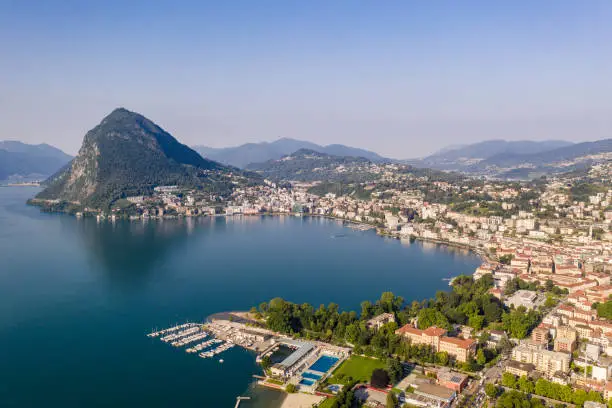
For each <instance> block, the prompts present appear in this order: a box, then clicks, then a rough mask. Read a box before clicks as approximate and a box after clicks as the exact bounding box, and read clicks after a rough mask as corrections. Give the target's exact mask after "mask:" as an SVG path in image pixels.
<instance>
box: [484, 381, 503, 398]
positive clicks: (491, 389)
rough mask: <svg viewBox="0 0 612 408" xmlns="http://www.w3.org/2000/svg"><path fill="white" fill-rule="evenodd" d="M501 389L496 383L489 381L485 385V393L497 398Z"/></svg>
mask: <svg viewBox="0 0 612 408" xmlns="http://www.w3.org/2000/svg"><path fill="white" fill-rule="evenodd" d="M499 392H500V389H499V387H497V386H496V385H495V384H491V383H487V384H486V385H485V394H487V396H488V397H489V398H495V397H497V396H498V395H499Z"/></svg>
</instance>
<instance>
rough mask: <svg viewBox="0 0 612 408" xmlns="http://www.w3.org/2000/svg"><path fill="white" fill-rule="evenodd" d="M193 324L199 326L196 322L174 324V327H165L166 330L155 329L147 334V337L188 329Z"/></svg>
mask: <svg viewBox="0 0 612 408" xmlns="http://www.w3.org/2000/svg"><path fill="white" fill-rule="evenodd" d="M193 326H197V324H195V323H185V324H180V325H178V326H173V327H170V328H167V329H164V330H159V331H153V332H151V333H149V334H147V337H159V336H162V335H164V334H167V333H172V332H175V331H177V330H181V329H186V328H188V327H193Z"/></svg>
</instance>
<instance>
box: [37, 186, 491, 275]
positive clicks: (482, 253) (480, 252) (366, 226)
mask: <svg viewBox="0 0 612 408" xmlns="http://www.w3.org/2000/svg"><path fill="white" fill-rule="evenodd" d="M26 204H28V205H32V206H35V207H39V208H41V211H44V212H50V213H61V214H66V213H67V214H69V215H73V216H75V217H76V218H79V219H80V218H94V216H95V217H96V218H97V220H98V221H105V220H109V221H110V222H116V221H130V222H134V221H149V220H155V221H158V220H159V221H163V220H172V219H181V218H206V217H210V218H217V217H225V218H227V217H262V216H272V217H274V216H288V217H300V218H301V217H312V218H326V219H329V220H335V221H342V223H346V224H350V225H356V226H358V227H361V228H359V229H358V230H361V231H369V230H372V229H374V230H376V235H378V236H380V237H387V238H393V239H397V240H402V239H410V240H412V239H414V240H415V241H422V242H429V243H434V244H437V245H444V246H447V247H450V248H458V249H466V250H468V251H471V252H473V253H474V254H475V255H477V256H478V257H479V258H480V260H481V262H483V263H484V262H486V263H490V262H496V261H495V260H494V259H492V257H491V256H490V254H489V253H488V252H487V251H486V250H485V249H484V248H479V247H474V246H471V245H465V244H460V243H457V242H451V241H445V240H441V239H432V238H424V237H419V236H416V235H408V236H401V235H399V233H398V234H393V233H391V232H389V231H386V230H385V229H384V227H380V226H379V225H375V224H370V223H367V222H363V221H355V220H348V219H345V218H339V217H335V216H333V215H325V214H302V213H279V212H263V213H257V214H242V213H240V214H198V215H183V214H178V215H170V216H161V217H160V216H148V217H143V216H137V217H134V218H133V217H130V216H121V217H118V218H114V219H113V218H111V217H109V216H107V217H100V214H96V213H95V212H88V213H81V215H77V213H70V212H66V211H61V210H52V209H50V210H48V211H45V210H44V208H45V207H44V205H50V204H54V203H50V202H49V201H47V200H40V199H36V198H32V199H29V200H28V201H27V203H26ZM55 204H61V203H55ZM348 228H351V227H350V226H349V227H348ZM474 272H475V271H474Z"/></svg>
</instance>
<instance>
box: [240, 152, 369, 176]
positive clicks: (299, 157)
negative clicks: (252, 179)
mask: <svg viewBox="0 0 612 408" xmlns="http://www.w3.org/2000/svg"><path fill="white" fill-rule="evenodd" d="M370 163H372V161H371V160H369V159H366V158H365V157H353V156H337V155H332V154H327V153H321V152H318V151H315V150H311V149H299V150H298V151H296V152H294V153H291V154H288V155H285V156H283V157H281V158H280V159H272V160H268V161H266V162H263V163H253V164H250V165H248V166H247V169H248V170H251V171H254V172H256V173H258V174H260V175H262V176H263V177H265V178H267V179H271V180H275V181H279V180H293V181H343V182H360V181H366V180H368V179H371V177H370V176H371V175H369V174H368V173H367V172H366V171H364V170H363V167H364V166H366V165H369V164H370Z"/></svg>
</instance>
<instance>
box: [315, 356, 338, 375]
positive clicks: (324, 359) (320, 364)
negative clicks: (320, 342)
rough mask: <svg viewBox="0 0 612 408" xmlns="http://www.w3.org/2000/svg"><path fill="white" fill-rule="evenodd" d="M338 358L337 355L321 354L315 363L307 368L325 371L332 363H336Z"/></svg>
mask: <svg viewBox="0 0 612 408" xmlns="http://www.w3.org/2000/svg"><path fill="white" fill-rule="evenodd" d="M338 360H339V358H337V357H332V356H325V355H323V356H321V357H319V359H318V360H317V361H315V363H314V364H313V365H311V366H310V368H309V369H310V370H312V371H318V372H320V373H326V372H328V371H329V369H330V368H332V367H333V366H334V364H336V362H337V361H338Z"/></svg>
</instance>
